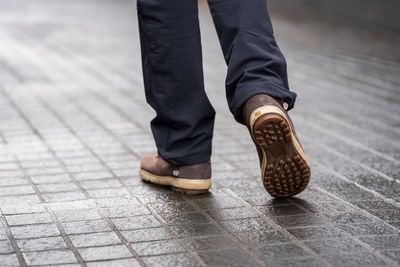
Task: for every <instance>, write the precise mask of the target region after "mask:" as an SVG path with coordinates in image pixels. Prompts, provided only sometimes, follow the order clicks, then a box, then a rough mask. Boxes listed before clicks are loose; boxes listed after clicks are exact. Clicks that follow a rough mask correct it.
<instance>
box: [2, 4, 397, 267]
mask: <svg viewBox="0 0 400 267" xmlns="http://www.w3.org/2000/svg"><path fill="white" fill-rule="evenodd" d="M243 1H245V0H243ZM268 8H269V11H270V13H271V17H272V21H273V25H274V30H275V35H276V38H277V42H278V44H279V46H280V47H281V50H282V51H283V53H284V54H285V56H286V59H287V62H288V70H289V82H290V85H291V90H293V91H295V92H296V93H297V94H298V98H297V102H296V106H295V108H294V110H293V111H291V113H290V114H291V116H292V118H293V121H294V123H295V125H296V130H297V132H298V134H299V136H300V139H301V140H302V143H303V145H304V147H305V151H306V152H307V155H308V157H309V159H310V161H311V165H312V180H311V184H310V187H309V188H308V189H307V190H306V191H305V192H304V193H302V194H301V195H299V196H298V198H291V199H286V200H273V199H271V198H270V197H269V196H268V195H267V194H266V193H265V191H264V189H263V188H262V185H261V182H260V180H259V167H258V160H257V156H256V152H255V149H254V146H253V145H252V143H251V140H250V138H249V136H248V133H247V129H246V128H245V127H243V126H241V125H238V124H236V123H235V122H234V120H233V118H232V116H231V114H230V113H229V110H228V106H227V104H226V100H225V89H224V78H225V72H226V66H225V62H224V60H223V57H222V53H221V51H220V47H219V42H218V40H217V35H216V32H215V29H214V26H213V23H212V19H211V16H210V13H209V10H208V8H207V4H206V2H204V1H200V2H199V18H200V24H201V32H202V47H203V59H204V62H203V65H204V76H205V83H206V90H207V93H208V95H209V98H210V101H211V102H212V104H213V105H214V108H215V109H216V111H217V118H216V126H215V138H214V145H213V149H214V152H213V158H212V160H213V188H212V190H211V193H210V194H209V195H206V196H203V197H201V198H198V199H196V198H189V197H182V196H177V195H175V194H173V193H171V192H169V191H168V190H167V189H165V188H160V187H156V186H152V185H148V184H144V183H142V182H141V181H140V178H139V177H138V164H139V161H140V158H141V157H142V156H143V155H144V154H145V153H148V152H151V151H154V150H155V145H154V141H153V139H152V135H151V131H150V127H149V122H150V120H151V119H152V117H153V116H154V112H153V111H152V110H151V109H150V107H149V106H148V105H147V104H146V102H145V96H144V89H143V82H142V73H141V61H140V43H139V35H138V25H137V17H136V4H135V2H134V1H132V0H31V1H22V0H0V222H1V223H0V265H1V266H3V265H10V266H15V265H22V266H26V265H52V264H78V265H82V266H85V265H86V264H88V266H89V265H91V264H92V265H93V266H100V265H99V264H104V266H109V265H112V266H136V265H146V264H147V265H155V266H161V265H169V266H171V265H196V264H197V265H202V266H204V265H231V266H235V265H239V266H253V265H254V266H256V265H261V266H262V265H269V266H282V265H284V266H292V265H293V266H298V265H299V264H304V266H332V265H335V266H366V265H372V266H384V265H389V266H397V265H398V264H399V261H400V257H399V255H400V247H399V244H400V242H399V241H400V240H399V236H400V235H399V229H400V210H399V206H400V204H399V202H400V194H399V193H400V185H399V180H400V142H399V140H400V105H399V103H400V96H399V92H400V17H399V14H400V13H399V9H400V2H399V1H397V0H385V1H378V0H351V1H345V0H336V1H331V0H269V1H268ZM182 214H186V215H182ZM180 218H182V219H180ZM271 244H273V246H272V245H271ZM213 245H214V247H213Z"/></svg>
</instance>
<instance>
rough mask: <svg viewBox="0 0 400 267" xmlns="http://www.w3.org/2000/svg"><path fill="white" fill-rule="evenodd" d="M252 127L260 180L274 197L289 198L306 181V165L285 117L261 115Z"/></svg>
mask: <svg viewBox="0 0 400 267" xmlns="http://www.w3.org/2000/svg"><path fill="white" fill-rule="evenodd" d="M253 129H254V138H255V140H256V143H257V144H258V145H259V147H260V148H261V149H262V151H263V164H262V180H263V184H264V187H265V189H266V190H267V192H268V193H269V194H271V195H272V196H274V197H289V196H293V195H296V194H298V193H300V192H301V191H303V190H304V189H305V188H306V187H307V185H308V183H309V181H310V167H309V165H308V163H307V161H306V158H305V155H304V151H303V150H302V148H301V146H300V145H299V143H298V141H297V140H295V138H296V137H295V136H294V134H293V133H292V130H291V128H290V126H289V123H288V121H287V120H286V118H284V117H283V116H281V115H280V114H276V113H270V114H264V115H262V116H260V117H259V118H258V119H257V120H256V122H255V123H254V126H253ZM296 142H297V144H295V143H296Z"/></svg>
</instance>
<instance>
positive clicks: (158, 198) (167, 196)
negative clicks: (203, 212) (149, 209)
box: [140, 192, 183, 203]
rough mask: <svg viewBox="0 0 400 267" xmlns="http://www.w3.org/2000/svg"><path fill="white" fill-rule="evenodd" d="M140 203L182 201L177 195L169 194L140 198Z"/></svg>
mask: <svg viewBox="0 0 400 267" xmlns="http://www.w3.org/2000/svg"><path fill="white" fill-rule="evenodd" d="M140 201H142V202H143V203H165V202H171V201H183V199H182V197H181V196H179V195H178V194H174V193H171V192H169V193H158V194H149V195H145V196H141V197H140Z"/></svg>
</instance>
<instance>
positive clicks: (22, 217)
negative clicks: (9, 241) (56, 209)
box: [6, 213, 52, 226]
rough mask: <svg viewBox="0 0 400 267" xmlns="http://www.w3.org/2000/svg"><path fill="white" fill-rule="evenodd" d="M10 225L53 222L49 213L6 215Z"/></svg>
mask: <svg viewBox="0 0 400 267" xmlns="http://www.w3.org/2000/svg"><path fill="white" fill-rule="evenodd" d="M6 220H7V223H8V225H10V226H14V225H23V224H39V223H51V222H52V219H51V217H50V215H49V214H48V213H33V214H18V215H11V216H6Z"/></svg>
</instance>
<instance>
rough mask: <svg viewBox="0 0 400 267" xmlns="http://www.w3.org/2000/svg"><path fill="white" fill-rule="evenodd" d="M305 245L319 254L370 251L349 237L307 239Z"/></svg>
mask: <svg viewBox="0 0 400 267" xmlns="http://www.w3.org/2000/svg"><path fill="white" fill-rule="evenodd" d="M305 245H306V246H308V247H309V248H311V249H312V250H314V251H315V252H316V253H317V254H321V255H324V254H326V255H333V254H338V255H339V254H344V253H348V254H355V255H357V254H360V253H368V251H367V250H366V249H365V248H364V247H362V246H361V245H360V244H358V243H356V242H355V241H353V240H349V239H343V238H341V239H326V240H317V241H306V242H305Z"/></svg>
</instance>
